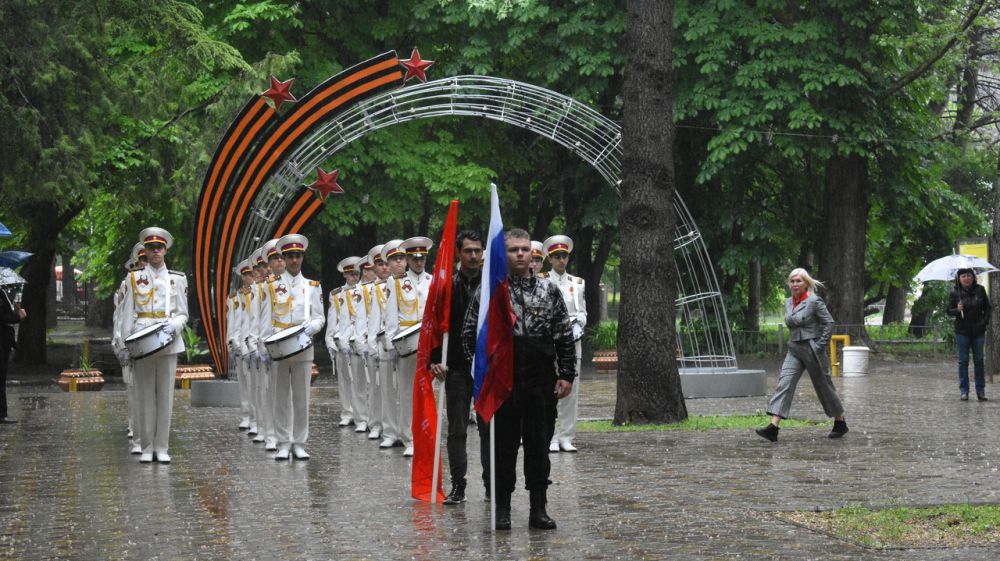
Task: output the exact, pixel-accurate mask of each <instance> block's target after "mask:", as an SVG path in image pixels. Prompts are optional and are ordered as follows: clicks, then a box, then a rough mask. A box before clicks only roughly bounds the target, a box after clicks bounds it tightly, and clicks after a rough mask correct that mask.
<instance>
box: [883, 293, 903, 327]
mask: <svg viewBox="0 0 1000 561" xmlns="http://www.w3.org/2000/svg"><path fill="white" fill-rule="evenodd" d="M906 295H907V291H906V289H905V288H903V287H901V286H890V287H889V294H888V295H886V297H885V309H884V310H883V311H882V325H888V324H890V323H903V320H905V319H906Z"/></svg>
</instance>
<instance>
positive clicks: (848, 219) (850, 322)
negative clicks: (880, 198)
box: [819, 154, 868, 339]
mask: <svg viewBox="0 0 1000 561" xmlns="http://www.w3.org/2000/svg"><path fill="white" fill-rule="evenodd" d="M824 182H825V185H826V190H825V193H824V197H823V208H824V211H825V213H826V222H825V224H824V225H823V247H822V249H821V255H820V262H819V273H820V275H821V276H820V278H821V279H822V280H823V282H824V283H825V284H826V292H825V295H824V299H825V300H826V303H827V306H828V307H829V309H830V313H831V314H832V315H833V319H834V320H836V321H837V323H838V324H840V325H846V326H850V327H849V328H848V329H846V330H845V331H847V332H848V333H849V334H850V335H851V337H852V338H858V337H860V338H862V339H864V338H865V336H866V335H865V333H864V329H862V328H861V327H860V326H861V325H862V324H863V323H864V297H865V242H866V238H865V235H866V233H867V227H868V162H867V161H866V160H865V158H864V157H862V156H859V155H856V154H852V155H850V156H841V155H835V156H831V157H830V159H829V160H827V163H826V177H825V181H824Z"/></svg>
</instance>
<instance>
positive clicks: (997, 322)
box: [986, 154, 1000, 384]
mask: <svg viewBox="0 0 1000 561" xmlns="http://www.w3.org/2000/svg"><path fill="white" fill-rule="evenodd" d="M989 247H990V263H1000V154H997V169H996V175H995V176H994V177H993V233H991V234H990V243H989ZM989 279H990V295H991V296H992V298H993V302H991V303H992V304H993V309H992V310H991V311H990V325H989V329H988V330H987V333H986V335H987V337H986V342H987V344H986V372H987V373H988V374H989V376H990V383H991V384H992V383H993V377H994V376H993V375H994V374H996V373H998V372H1000V275H996V274H995V275H989Z"/></svg>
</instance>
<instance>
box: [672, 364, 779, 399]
mask: <svg viewBox="0 0 1000 561" xmlns="http://www.w3.org/2000/svg"><path fill="white" fill-rule="evenodd" d="M680 373H681V391H682V392H683V393H684V397H685V398H686V399H690V398H698V397H745V396H750V395H766V394H767V374H766V373H765V372H764V371H763V370H745V369H742V368H681V370H680Z"/></svg>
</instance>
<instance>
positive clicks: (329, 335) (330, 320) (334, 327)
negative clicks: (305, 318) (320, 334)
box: [323, 287, 344, 352]
mask: <svg viewBox="0 0 1000 561" xmlns="http://www.w3.org/2000/svg"><path fill="white" fill-rule="evenodd" d="M340 291H341V290H340V288H339V287H338V288H334V289H333V290H331V291H330V309H328V310H327V312H326V336H325V337H324V338H323V340H324V341H326V348H327V349H329V350H330V352H338V351H340V347H338V345H337V343H339V342H340V338H339V337H337V334H338V333H339V329H340V308H341V307H342V306H343V305H344V303H343V298H342V297H341V296H340Z"/></svg>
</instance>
